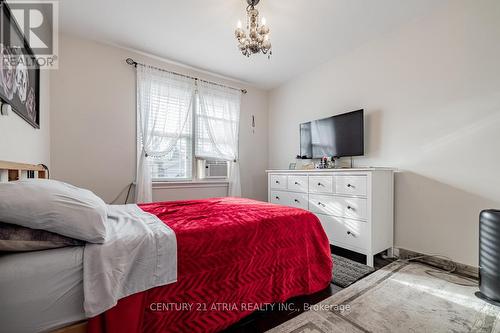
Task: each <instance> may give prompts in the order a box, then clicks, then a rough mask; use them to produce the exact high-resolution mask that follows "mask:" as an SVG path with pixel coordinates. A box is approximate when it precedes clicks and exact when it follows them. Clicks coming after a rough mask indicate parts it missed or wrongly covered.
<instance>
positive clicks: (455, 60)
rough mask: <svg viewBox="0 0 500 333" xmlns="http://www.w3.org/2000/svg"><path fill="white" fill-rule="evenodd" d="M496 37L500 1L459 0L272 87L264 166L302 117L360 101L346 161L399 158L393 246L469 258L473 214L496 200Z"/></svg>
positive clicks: (276, 160)
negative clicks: (351, 156) (359, 139)
mask: <svg viewBox="0 0 500 333" xmlns="http://www.w3.org/2000/svg"><path fill="white" fill-rule="evenodd" d="M499 41H500V2H499V1H495V0H491V1H490V0H480V1H459V0H457V1H454V2H452V4H451V5H449V6H447V7H445V8H443V9H442V10H440V11H439V12H435V13H433V14H432V15H431V16H427V17H424V18H420V19H419V20H417V21H414V22H409V23H408V25H406V26H405V27H403V28H401V29H399V30H397V31H394V32H392V33H390V34H387V35H384V36H381V37H380V38H379V39H377V40H373V41H371V42H370V43H368V44H366V45H363V46H362V47H360V48H358V49H356V50H352V51H351V52H346V54H345V55H343V56H342V57H338V58H335V59H332V60H331V61H329V62H328V63H325V64H323V65H321V66H319V67H318V68H316V69H314V70H312V71H310V72H308V73H306V74H304V75H302V76H300V77H297V78H295V79H294V80H292V81H290V82H288V83H287V84H285V85H283V86H281V87H279V88H277V89H275V90H273V91H272V92H271V93H270V96H269V164H270V167H272V168H286V167H287V166H288V163H289V162H291V161H292V159H293V157H294V156H295V155H297V153H298V147H299V130H298V125H299V123H301V122H304V121H308V120H312V119H316V118H321V117H326V116H330V115H333V114H337V113H342V112H346V111H352V110H356V109H359V108H364V109H365V112H366V125H365V127H366V128H365V130H366V157H364V158H357V159H356V160H355V165H357V166H389V167H395V168H399V169H400V172H399V173H398V174H397V176H396V184H395V186H396V188H395V194H396V202H395V204H396V205H395V218H396V222H395V243H396V245H397V246H399V247H402V248H406V249H409V250H414V251H418V252H423V253H429V254H430V253H436V254H442V255H446V256H449V257H451V258H452V259H454V260H456V261H458V262H462V263H465V264H470V265H475V266H477V264H478V259H477V257H478V214H479V212H480V210H481V209H484V208H491V207H496V208H500V176H499V171H500V154H499V152H500V150H499V144H500V42H499ZM328 42H331V43H335V41H334V40H332V41H328Z"/></svg>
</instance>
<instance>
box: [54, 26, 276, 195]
mask: <svg viewBox="0 0 500 333" xmlns="http://www.w3.org/2000/svg"><path fill="white" fill-rule="evenodd" d="M59 49H60V58H59V70H57V71H55V72H54V73H53V75H52V76H51V89H52V92H51V93H52V95H51V105H52V117H51V118H52V123H51V125H52V139H51V144H52V153H51V159H52V170H51V171H52V175H53V177H54V178H57V179H60V180H63V181H68V182H70V183H73V184H75V185H77V186H81V187H85V188H89V189H91V190H93V191H94V192H95V193H97V194H98V195H100V196H101V197H102V198H103V199H104V200H105V201H107V202H110V201H111V200H113V199H114V198H115V197H116V196H117V194H118V193H119V192H120V191H122V190H123V189H124V188H125V187H126V186H127V184H129V183H131V182H132V181H134V179H135V169H136V167H135V164H136V157H135V156H136V148H135V143H136V126H135V125H136V116H135V114H136V99H135V96H136V90H135V70H134V68H133V67H131V66H129V65H127V64H126V63H125V59H126V58H127V57H131V58H133V59H134V60H136V61H138V62H145V63H148V64H152V65H156V66H159V67H162V68H165V69H169V70H174V71H177V72H180V73H185V74H190V75H194V76H198V77H202V78H206V79H212V80H214V81H216V82H221V83H226V84H230V85H234V86H237V87H242V88H246V89H248V94H246V95H244V96H243V98H242V106H241V127H240V157H241V175H242V176H241V182H242V192H243V195H244V196H246V197H250V198H256V199H262V200H265V198H266V178H265V174H264V170H265V168H266V166H267V145H266V143H267V132H268V131H267V93H266V92H264V91H261V90H258V89H254V88H252V87H249V86H247V85H245V84H243V83H241V82H231V81H228V80H224V79H221V78H218V77H214V76H212V75H208V74H206V73H201V72H197V71H195V70H193V69H188V68H184V67H179V66H176V65H173V64H171V63H167V62H163V61H160V60H158V59H156V58H153V57H148V56H145V55H143V54H138V53H136V52H131V51H129V50H125V49H121V48H117V47H114V46H109V45H104V44H100V43H97V42H93V41H90V40H85V39H81V38H78V37H73V36H65V35H63V36H60V40H59ZM252 114H254V115H255V117H256V122H257V127H256V131H255V134H253V133H252V132H251V128H250V125H251V115H252ZM153 193H154V199H157V200H166V199H173V198H185V197H186V196H188V197H192V198H194V197H206V196H219V195H220V194H221V193H223V192H221V189H220V187H214V188H212V190H210V188H208V189H207V188H206V187H203V188H192V187H191V188H189V189H185V190H179V189H178V188H173V189H171V190H168V189H163V188H162V189H158V188H155V190H154V192H153ZM123 199H124V197H123V195H122V197H121V201H119V202H123Z"/></svg>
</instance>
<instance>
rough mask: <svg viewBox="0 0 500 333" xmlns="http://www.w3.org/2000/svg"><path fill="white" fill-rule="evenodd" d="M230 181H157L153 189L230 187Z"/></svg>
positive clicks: (154, 182)
mask: <svg viewBox="0 0 500 333" xmlns="http://www.w3.org/2000/svg"><path fill="white" fill-rule="evenodd" d="M228 185H229V181H228V180H227V179H220V180H184V181H177V180H176V181H166V180H157V181H153V189H161V188H168V189H172V188H187V187H192V188H203V187H228Z"/></svg>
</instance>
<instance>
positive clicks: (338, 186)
mask: <svg viewBox="0 0 500 333" xmlns="http://www.w3.org/2000/svg"><path fill="white" fill-rule="evenodd" d="M334 184H335V193H336V194H343V195H359V196H366V176H335V177H334Z"/></svg>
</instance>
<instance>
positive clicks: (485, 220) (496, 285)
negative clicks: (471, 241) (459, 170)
mask: <svg viewBox="0 0 500 333" xmlns="http://www.w3.org/2000/svg"><path fill="white" fill-rule="evenodd" d="M476 296H477V297H479V298H481V299H483V300H485V301H487V302H489V303H492V304H495V305H497V306H500V210H494V209H488V210H483V211H482V212H481V214H480V215H479V291H478V292H477V293H476Z"/></svg>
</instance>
